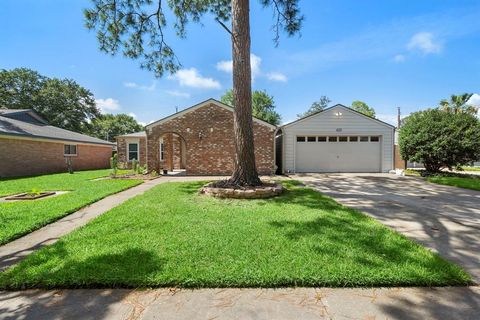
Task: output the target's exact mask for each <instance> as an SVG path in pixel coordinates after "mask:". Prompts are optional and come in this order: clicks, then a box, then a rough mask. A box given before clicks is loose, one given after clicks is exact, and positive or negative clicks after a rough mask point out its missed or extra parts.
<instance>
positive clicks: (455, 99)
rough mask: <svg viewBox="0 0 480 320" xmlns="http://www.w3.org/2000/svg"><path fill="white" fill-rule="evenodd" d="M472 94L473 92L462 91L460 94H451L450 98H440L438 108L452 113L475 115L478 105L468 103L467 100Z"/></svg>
mask: <svg viewBox="0 0 480 320" xmlns="http://www.w3.org/2000/svg"><path fill="white" fill-rule="evenodd" d="M472 96H473V93H464V94H460V95H455V94H452V95H451V96H450V100H447V99H443V100H440V102H439V106H438V108H439V109H440V110H443V111H446V112H449V113H453V114H457V113H468V114H473V115H476V114H477V112H478V107H476V106H472V105H469V104H468V100H470V98H471V97H472Z"/></svg>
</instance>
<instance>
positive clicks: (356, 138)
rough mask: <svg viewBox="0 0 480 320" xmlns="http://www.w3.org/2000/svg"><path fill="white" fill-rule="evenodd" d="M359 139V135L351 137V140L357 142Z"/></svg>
mask: <svg viewBox="0 0 480 320" xmlns="http://www.w3.org/2000/svg"><path fill="white" fill-rule="evenodd" d="M357 141H358V137H350V142H357Z"/></svg>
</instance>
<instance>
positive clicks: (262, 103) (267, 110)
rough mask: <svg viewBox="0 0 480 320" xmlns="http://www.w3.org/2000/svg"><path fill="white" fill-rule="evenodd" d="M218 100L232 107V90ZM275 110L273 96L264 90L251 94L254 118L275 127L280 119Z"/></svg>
mask: <svg viewBox="0 0 480 320" xmlns="http://www.w3.org/2000/svg"><path fill="white" fill-rule="evenodd" d="M220 100H221V101H222V102H223V103H225V104H228V105H231V106H233V107H234V104H233V90H232V89H229V90H227V92H225V94H224V95H223V96H222V97H221V99H220ZM275 109H276V106H275V101H274V100H273V96H271V95H269V94H268V93H267V92H266V91H265V90H263V91H260V90H255V91H253V92H252V114H253V116H254V117H256V118H258V119H262V120H263V121H266V122H268V123H270V124H273V125H275V126H277V125H279V124H280V121H281V120H282V117H281V116H280V114H279V113H278V112H277V111H275Z"/></svg>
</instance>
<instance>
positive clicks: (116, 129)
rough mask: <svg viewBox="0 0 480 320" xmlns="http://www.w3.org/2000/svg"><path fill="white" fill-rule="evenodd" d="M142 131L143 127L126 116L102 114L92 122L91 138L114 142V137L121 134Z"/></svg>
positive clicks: (121, 114) (132, 118)
mask: <svg viewBox="0 0 480 320" xmlns="http://www.w3.org/2000/svg"><path fill="white" fill-rule="evenodd" d="M141 130H143V126H142V125H141V124H139V123H138V122H137V120H135V118H134V117H132V116H129V115H128V114H123V113H120V114H116V115H113V114H104V115H102V116H100V117H99V118H97V119H95V120H93V122H92V133H91V135H92V136H95V137H97V138H100V139H104V140H108V141H112V142H115V137H116V136H120V135H122V134H128V133H134V132H138V131H141Z"/></svg>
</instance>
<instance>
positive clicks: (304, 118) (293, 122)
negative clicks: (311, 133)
mask: <svg viewBox="0 0 480 320" xmlns="http://www.w3.org/2000/svg"><path fill="white" fill-rule="evenodd" d="M333 108H344V109H347V110H348V111H351V112H354V113H356V114H358V115H360V116H362V117H364V118H367V119H369V120H372V121H375V122H378V123H380V124H382V125H384V126H388V127H391V128H393V129H395V126H393V125H391V124H390V123H386V122H385V121H382V120H378V119H376V118H373V117H370V116H367V115H365V114H363V113H361V112H358V111H356V110H354V109H352V108H349V107H346V106H344V105H343V104H336V105H334V106H332V107H329V108H326V109H323V110H322V111H319V112H316V113H314V114H311V115H308V116H306V117H303V118H300V119H297V120H294V121H292V122H290V123H287V124H284V125H283V126H281V127H280V128H285V127H289V126H291V125H293V124H297V123H299V122H301V121H304V120H306V119H310V118H312V117H314V116H317V115H319V114H321V113H324V112H325V111H328V110H331V109H333Z"/></svg>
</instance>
